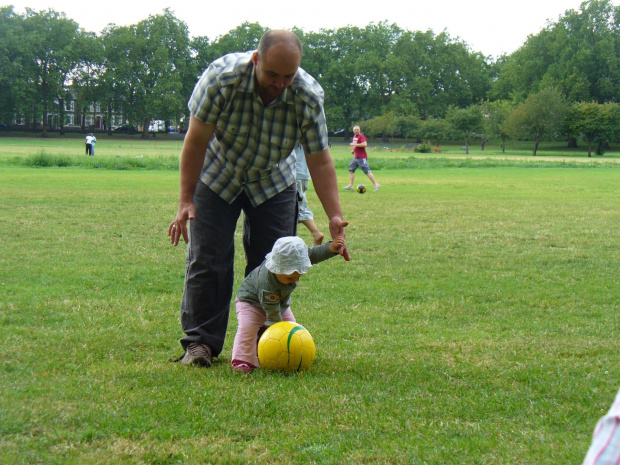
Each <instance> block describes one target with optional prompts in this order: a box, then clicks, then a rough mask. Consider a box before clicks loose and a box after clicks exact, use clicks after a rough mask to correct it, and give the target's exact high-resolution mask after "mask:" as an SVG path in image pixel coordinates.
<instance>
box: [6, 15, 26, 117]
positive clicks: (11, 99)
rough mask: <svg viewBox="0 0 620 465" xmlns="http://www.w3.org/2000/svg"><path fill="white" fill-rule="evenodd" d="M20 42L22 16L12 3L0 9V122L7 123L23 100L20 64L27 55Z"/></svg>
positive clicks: (24, 87)
mask: <svg viewBox="0 0 620 465" xmlns="http://www.w3.org/2000/svg"><path fill="white" fill-rule="evenodd" d="M24 43H25V42H24V30H23V18H22V17H21V16H18V15H16V14H15V13H14V12H13V7H12V6H8V7H2V8H0V70H2V72H0V121H5V122H7V123H10V122H11V121H12V120H13V118H14V116H15V113H16V112H17V111H18V109H20V108H21V105H22V104H23V102H24V101H25V100H26V90H27V87H28V79H27V73H25V72H24V64H25V62H28V61H29V57H28V53H27V52H28V51H27V50H26V49H25V48H24Z"/></svg>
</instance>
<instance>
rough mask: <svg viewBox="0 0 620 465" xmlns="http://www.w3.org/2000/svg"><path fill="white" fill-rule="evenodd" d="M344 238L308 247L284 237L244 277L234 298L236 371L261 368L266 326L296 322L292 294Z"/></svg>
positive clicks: (342, 244) (298, 239)
mask: <svg viewBox="0 0 620 465" xmlns="http://www.w3.org/2000/svg"><path fill="white" fill-rule="evenodd" d="M344 245H345V244H344V239H343V238H342V237H336V238H335V239H334V241H333V242H329V243H328V244H323V245H320V246H317V247H312V248H308V246H307V245H306V244H305V243H304V241H303V239H302V238H301V237H297V236H291V237H281V238H280V239H278V240H277V241H276V243H275V244H274V246H273V249H272V250H271V252H269V253H268V254H267V256H266V257H265V260H264V261H263V263H261V264H260V266H258V267H257V268H255V269H254V270H253V271H252V272H251V273H250V274H249V275H247V276H246V277H245V279H244V280H243V282H242V283H241V286H240V287H239V291H238V292H237V298H236V299H235V304H236V311H237V320H238V322H239V326H238V328H237V334H236V335H235V342H234V344H233V350H232V360H231V363H232V366H233V367H234V368H235V370H237V371H252V370H253V369H254V368H258V365H259V362H258V356H257V352H256V345H257V342H258V337H259V333H260V332H261V329H264V327H265V326H270V325H272V324H274V323H277V322H279V321H292V322H295V316H294V315H293V312H292V311H291V307H290V301H291V294H292V293H293V291H294V290H295V288H296V287H297V281H299V278H300V277H301V276H302V275H304V274H306V273H307V271H308V269H309V268H310V267H311V266H312V265H313V264H315V263H319V262H322V261H324V260H327V259H328V258H332V257H335V256H336V255H338V250H339V249H340V248H342V247H344Z"/></svg>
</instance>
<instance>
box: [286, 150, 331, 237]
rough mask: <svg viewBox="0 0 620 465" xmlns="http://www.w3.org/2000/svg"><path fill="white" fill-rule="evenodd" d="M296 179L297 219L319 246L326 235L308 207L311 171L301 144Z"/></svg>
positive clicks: (296, 152)
mask: <svg viewBox="0 0 620 465" xmlns="http://www.w3.org/2000/svg"><path fill="white" fill-rule="evenodd" d="M294 152H295V171H296V175H295V180H296V184H297V204H298V208H299V213H298V215H297V221H298V222H299V223H301V224H303V225H304V226H305V227H306V228H308V230H309V231H310V234H312V245H314V246H317V245H321V244H322V243H323V238H324V237H325V235H324V234H323V233H322V232H321V231H319V228H318V227H317V225H316V223H315V222H314V213H312V210H310V207H308V199H307V198H306V192H307V190H308V183H309V181H310V171H308V165H307V164H306V154H305V153H304V149H303V148H302V147H301V145H298V146H297V147H296V148H295V150H294Z"/></svg>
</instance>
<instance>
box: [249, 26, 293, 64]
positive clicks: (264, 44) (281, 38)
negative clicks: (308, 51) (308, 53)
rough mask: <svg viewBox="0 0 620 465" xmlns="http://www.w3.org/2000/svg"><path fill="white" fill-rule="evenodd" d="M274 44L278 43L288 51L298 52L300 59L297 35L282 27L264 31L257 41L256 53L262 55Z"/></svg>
mask: <svg viewBox="0 0 620 465" xmlns="http://www.w3.org/2000/svg"><path fill="white" fill-rule="evenodd" d="M276 45H279V46H281V47H283V48H285V49H287V50H288V51H290V52H293V53H295V52H296V53H298V54H299V58H300V61H301V55H302V48H301V41H300V40H299V37H297V36H296V35H295V34H293V33H292V32H291V31H285V30H283V29H274V30H273V31H267V32H265V34H263V37H261V39H260V42H259V43H258V54H259V55H264V54H265V53H267V51H268V50H269V49H270V48H271V47H274V46H276Z"/></svg>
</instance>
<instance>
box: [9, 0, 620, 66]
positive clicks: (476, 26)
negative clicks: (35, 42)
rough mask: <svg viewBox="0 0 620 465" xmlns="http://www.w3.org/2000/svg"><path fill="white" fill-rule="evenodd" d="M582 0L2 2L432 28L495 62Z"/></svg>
mask: <svg viewBox="0 0 620 465" xmlns="http://www.w3.org/2000/svg"><path fill="white" fill-rule="evenodd" d="M581 3H582V0H512V1H506V0H468V1H464V0H426V1H424V2H415V1H407V0H373V1H368V0H358V1H357V2H356V1H348V2H344V1H342V0H314V1H309V2H275V1H265V0H263V1H256V0H254V1H250V0H233V1H231V2H230V3H228V2H216V1H214V0H203V1H201V2H194V1H183V0H181V1H178V0H177V1H176V2H171V1H170V0H149V1H145V0H132V1H120V0H104V1H94V2H86V1H79V0H27V1H13V2H11V1H5V0H0V5H3V6H8V5H13V6H14V7H15V11H16V12H17V13H19V14H22V13H24V12H25V8H26V7H29V8H32V9H33V10H35V11H40V10H47V9H49V8H51V9H54V10H55V11H58V12H63V13H65V14H66V15H67V17H68V18H70V19H73V20H75V21H76V22H77V23H78V24H79V25H80V27H82V28H83V29H85V30H87V31H91V32H97V33H99V32H101V30H102V29H103V28H104V27H105V26H106V25H108V24H110V23H113V24H116V25H117V26H128V25H131V24H136V23H138V22H140V21H142V20H143V19H146V18H148V17H149V15H157V14H161V13H162V11H163V10H164V9H165V8H167V7H170V10H171V11H172V12H173V13H174V15H175V17H177V18H178V19H180V20H181V21H184V22H185V23H186V24H187V26H188V28H189V32H190V36H192V37H198V36H207V37H209V39H212V40H213V39H215V38H216V37H217V36H220V35H223V34H226V33H227V32H228V31H230V30H231V29H234V28H235V27H237V26H238V25H240V24H241V23H243V22H244V21H249V22H258V23H259V24H260V25H261V26H263V27H268V28H272V29H275V28H282V29H290V28H292V27H294V26H297V27H298V28H300V29H303V30H304V31H305V32H318V31H319V29H321V28H323V29H337V28H339V27H345V26H360V27H364V26H366V25H368V24H370V23H371V22H374V23H378V22H380V21H383V20H387V21H388V23H390V24H392V23H396V24H397V25H398V26H399V27H401V28H402V29H407V30H410V31H426V30H428V29H432V30H433V31H434V32H435V33H436V34H439V33H440V32H442V31H443V30H444V29H446V30H447V31H448V33H449V34H450V36H451V37H452V38H456V37H459V38H460V39H462V40H464V41H465V42H467V44H468V45H469V46H470V48H471V50H472V51H475V52H481V53H483V54H484V55H490V56H493V57H498V56H499V55H501V54H503V53H512V52H514V51H515V50H516V49H517V48H519V47H520V46H521V45H523V43H524V42H525V40H526V39H527V36H528V35H530V34H537V33H538V32H540V30H541V29H542V28H544V27H545V25H546V24H547V21H551V22H556V21H557V20H558V18H559V17H560V16H562V15H563V14H564V12H565V11H566V10H569V9H574V10H579V6H580V5H581ZM172 4H176V5H175V6H171V5H172ZM617 4H618V2H617V1H614V5H617ZM283 6H284V7H285V8H282V7H283Z"/></svg>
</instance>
